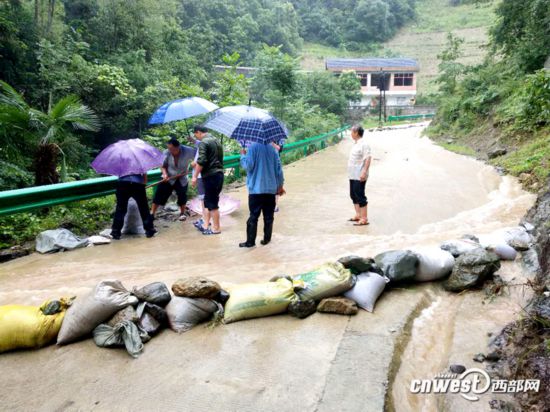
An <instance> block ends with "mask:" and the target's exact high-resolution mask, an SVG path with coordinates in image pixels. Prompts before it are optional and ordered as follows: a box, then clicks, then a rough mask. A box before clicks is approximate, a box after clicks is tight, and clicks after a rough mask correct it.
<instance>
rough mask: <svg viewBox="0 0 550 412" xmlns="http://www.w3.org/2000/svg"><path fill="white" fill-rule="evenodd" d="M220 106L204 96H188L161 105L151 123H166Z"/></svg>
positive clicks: (204, 112) (210, 110)
mask: <svg viewBox="0 0 550 412" xmlns="http://www.w3.org/2000/svg"><path fill="white" fill-rule="evenodd" d="M217 108H218V106H216V105H215V104H214V103H212V102H209V101H208V100H206V99H203V98H202V97H186V98H185V99H178V100H173V101H171V102H168V103H164V104H163V105H162V106H160V107H159V108H158V109H157V110H156V111H155V113H153V115H152V116H151V118H150V119H149V124H150V125H153V124H164V123H169V122H174V121H177V120H185V119H189V118H190V117H194V116H199V115H201V114H206V113H210V112H212V111H214V110H216V109H217Z"/></svg>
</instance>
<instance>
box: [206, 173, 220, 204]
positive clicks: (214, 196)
mask: <svg viewBox="0 0 550 412" xmlns="http://www.w3.org/2000/svg"><path fill="white" fill-rule="evenodd" d="M223 178H224V176H223V173H222V172H218V173H214V174H213V175H210V176H203V178H202V183H203V185H204V207H205V208H206V209H208V210H217V209H219V202H220V193H221V192H222V187H223Z"/></svg>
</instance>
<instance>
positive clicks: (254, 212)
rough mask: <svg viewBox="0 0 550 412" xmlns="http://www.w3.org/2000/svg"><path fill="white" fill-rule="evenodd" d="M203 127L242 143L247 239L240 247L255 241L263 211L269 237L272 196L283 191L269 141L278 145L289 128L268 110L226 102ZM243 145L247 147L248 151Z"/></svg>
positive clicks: (266, 239) (267, 239)
mask: <svg viewBox="0 0 550 412" xmlns="http://www.w3.org/2000/svg"><path fill="white" fill-rule="evenodd" d="M205 126H206V127H208V128H210V129H212V130H216V131H217V132H219V133H223V134H225V135H226V136H228V137H230V138H232V139H235V140H237V141H238V142H239V143H240V144H241V146H242V147H243V151H242V152H241V153H242V158H241V165H242V167H243V168H244V169H245V170H246V171H247V186H248V191H249V195H248V205H249V208H250V218H249V219H248V221H247V227H246V234H247V236H246V242H243V243H240V244H239V246H241V247H253V246H254V245H255V244H256V234H257V225H258V218H259V217H260V213H263V215H264V239H263V240H262V242H261V243H262V244H263V245H266V244H268V243H269V242H270V241H271V236H272V231H273V214H274V211H275V196H276V195H277V194H279V195H283V194H284V193H285V191H284V188H283V183H284V178H283V171H282V168H281V160H280V158H279V155H278V153H277V151H276V149H275V147H273V145H272V144H271V143H277V145H278V146H281V145H282V144H283V142H284V140H285V139H286V138H287V136H288V130H287V129H286V127H285V126H284V124H283V123H281V122H280V121H279V120H278V119H277V118H275V117H274V116H273V115H271V114H270V113H269V112H267V111H266V110H263V109H259V108H256V107H252V106H250V105H248V106H242V105H241V106H229V107H223V108H221V109H218V110H217V111H215V112H214V113H213V114H212V115H211V117H210V119H209V120H208V121H207V122H206V124H205ZM246 147H248V148H249V150H248V153H247V151H246Z"/></svg>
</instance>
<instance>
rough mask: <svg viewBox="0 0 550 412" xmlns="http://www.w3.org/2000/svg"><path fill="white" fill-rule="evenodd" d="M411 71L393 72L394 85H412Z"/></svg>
mask: <svg viewBox="0 0 550 412" xmlns="http://www.w3.org/2000/svg"><path fill="white" fill-rule="evenodd" d="M413 76H414V74H413V73H395V74H394V75H393V85H394V86H412V85H413Z"/></svg>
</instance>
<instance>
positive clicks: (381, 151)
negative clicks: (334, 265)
mask: <svg viewBox="0 0 550 412" xmlns="http://www.w3.org/2000/svg"><path fill="white" fill-rule="evenodd" d="M421 130H422V129H421V128H419V127H415V128H408V129H400V130H392V131H383V132H375V133H366V138H367V139H368V140H369V143H370V144H371V147H372V149H373V156H374V161H373V164H372V169H371V173H370V178H369V182H368V185H367V196H368V199H369V207H370V210H369V219H370V221H371V225H370V226H367V227H354V226H353V225H352V224H351V223H349V222H347V219H348V218H349V217H351V216H352V215H353V208H352V205H351V201H350V200H349V197H348V181H347V177H346V161H347V153H348V151H349V149H350V147H351V144H352V142H351V141H350V140H349V138H346V140H345V141H344V142H342V143H340V144H338V145H336V146H333V147H330V148H328V149H326V150H324V151H321V152H318V153H315V154H313V155H311V156H309V157H307V158H305V159H302V160H300V161H298V162H295V163H293V164H290V165H288V166H286V167H285V177H286V182H287V183H286V184H285V187H286V190H287V193H288V194H287V195H286V196H284V197H283V198H282V199H281V202H280V209H281V211H280V212H279V213H277V214H276V220H275V229H274V232H275V233H274V238H273V241H272V243H271V244H270V245H268V246H265V247H264V246H258V247H256V248H254V249H249V250H243V249H239V248H238V246H237V245H238V243H239V242H240V241H243V240H244V235H245V233H244V230H245V221H246V219H247V213H246V188H245V187H241V188H239V189H235V190H233V191H231V192H229V194H230V195H231V196H234V197H236V198H238V199H240V200H241V201H242V202H243V207H242V208H241V210H240V211H238V212H236V213H234V214H233V215H231V216H228V217H226V218H224V219H223V220H222V226H223V227H222V230H223V234H222V235H220V236H212V237H205V236H202V235H200V234H199V233H198V232H197V231H196V230H195V229H194V228H193V227H192V224H191V223H190V222H184V223H181V222H177V223H170V224H169V223H159V232H160V233H159V235H158V236H157V237H155V238H154V239H145V238H128V239H123V240H121V241H119V242H114V243H113V244H111V245H107V246H97V247H93V248H86V249H80V250H76V251H72V252H67V253H60V254H54V255H38V254H33V255H31V256H27V257H24V258H21V259H18V260H15V261H12V262H8V263H5V264H2V265H0V285H1V286H0V304H8V303H20V304H39V303H40V302H41V301H43V300H44V299H46V298H57V297H60V296H68V295H78V294H82V293H85V292H87V291H88V290H90V289H91V288H92V287H93V286H94V285H95V284H96V283H97V282H98V281H100V280H102V279H106V278H117V279H120V280H121V281H122V282H123V283H124V284H125V285H126V287H128V288H131V287H132V286H140V285H143V284H146V283H148V282H151V281H157V280H160V281H164V282H166V283H167V284H168V285H170V284H171V283H172V282H173V281H174V280H176V279H177V278H179V277H182V276H191V275H202V276H206V277H211V278H213V279H215V280H217V281H219V282H220V283H222V285H224V284H229V283H242V282H249V281H267V280H268V279H269V278H270V277H272V276H273V275H275V274H293V273H300V272H304V271H307V270H309V269H312V268H313V267H315V266H316V265H318V264H320V263H323V262H325V261H329V260H334V259H336V258H337V257H340V256H343V255H346V254H351V253H353V254H359V255H362V256H374V255H375V254H377V253H379V252H382V251H384V250H388V249H392V248H406V247H413V246H418V245H432V244H433V245H437V244H439V243H440V242H441V241H444V240H447V239H449V238H453V237H456V236H460V235H462V234H464V233H475V234H481V233H488V232H490V231H492V230H494V229H497V228H500V227H504V226H512V225H516V224H517V223H518V221H519V219H520V218H521V217H522V216H523V214H524V213H525V211H526V210H527V209H528V208H529V207H530V206H531V205H532V203H533V201H534V196H533V195H530V194H527V193H525V192H523V191H522V190H521V188H520V186H519V184H518V183H517V182H516V181H515V180H513V179H512V178H509V177H501V176H499V175H498V174H497V173H496V172H495V171H494V170H493V169H492V168H490V167H488V166H486V165H484V164H483V163H480V162H477V161H475V160H472V159H470V158H467V157H464V156H461V155H457V154H454V153H450V152H447V151H445V150H443V149H442V148H440V147H438V146H435V145H433V144H432V143H431V142H430V141H429V140H428V139H426V138H420V137H419V135H420V133H421ZM165 226H166V227H165ZM260 233H261V226H260ZM258 241H259V239H258ZM258 243H259V242H258ZM510 265H511V266H506V265H505V266H503V268H504V269H506V268H508V269H506V270H509V271H510V272H511V273H514V274H515V276H516V278H517V279H519V280H520V281H521V279H522V276H523V275H522V273H521V271H519V272H518V269H517V267H516V266H515V264H510ZM504 269H503V270H504ZM438 297H440V299H441V300H442V303H441V304H440V305H441V307H442V308H444V309H446V310H447V312H444V316H446V317H450V319H454V321H450V322H448V323H449V324H448V325H447V327H448V328H451V329H453V330H454V329H456V331H454V332H452V333H451V332H449V333H447V332H445V331H443V332H441V333H447V336H450V337H449V339H448V340H447V341H445V342H447V343H445V348H446V350H445V351H442V352H441V353H440V354H438V356H437V357H436V358H437V359H433V358H434V356H431V358H432V360H433V361H434V362H431V365H432V366H430V367H427V369H426V370H422V372H423V373H429V372H431V371H435V372H438V371H439V370H438V369H437V368H439V366H440V364H446V363H447V362H448V361H449V359H450V357H451V355H452V357H455V358H461V357H464V358H465V357H470V358H471V356H470V352H471V351H474V350H475V353H477V352H481V351H483V350H484V349H485V346H484V345H485V344H486V337H487V332H496V330H498V327H499V326H502V325H503V324H505V323H506V322H507V321H508V320H510V319H513V317H514V316H515V314H516V313H517V312H518V311H519V306H518V302H521V301H522V300H523V299H524V296H523V295H521V294H520V295H518V296H515V295H514V296H512V295H508V296H504V297H502V298H497V299H496V300H495V302H496V303H494V302H491V303H488V304H487V305H486V306H484V308H489V309H490V310H491V308H494V310H495V313H496V312H498V313H499V315H498V316H496V315H495V316H491V320H490V321H488V322H485V323H484V322H483V319H480V320H479V322H478V325H477V327H476V329H477V330H476V331H475V333H473V334H472V336H474V337H473V338H472V339H471V341H470V342H469V344H468V345H466V344H461V343H460V342H461V341H460V340H458V341H455V339H463V338H460V336H462V335H461V334H464V333H465V332H466V331H467V328H468V325H467V323H466V324H465V323H464V322H465V319H467V317H468V316H471V315H472V313H474V312H472V311H473V310H474V308H475V307H476V306H475V305H474V306H472V304H469V305H466V306H464V305H465V304H464V303H462V305H454V304H449V302H453V301H454V300H457V299H458V300H460V301H461V302H462V301H463V300H466V299H469V300H471V302H481V300H482V299H483V296H482V293H481V292H474V293H470V294H467V295H466V296H465V297H463V296H460V297H457V296H456V295H448V294H447V293H445V292H443V291H441V290H440V288H439V287H438V286H436V285H418V286H414V287H411V288H410V289H406V290H405V289H400V290H392V291H389V292H387V293H385V294H384V295H383V297H382V298H381V300H380V301H379V304H378V306H377V307H376V309H375V313H373V314H370V313H367V312H364V311H361V312H360V313H359V314H358V315H357V316H355V317H351V318H349V317H343V316H336V315H326V314H315V315H313V316H311V317H309V318H307V319H305V320H298V319H294V318H291V317H289V316H286V315H283V316H276V317H271V318H264V319H257V320H250V321H243V322H237V323H234V324H230V325H226V326H219V327H217V328H214V329H208V328H206V327H204V326H202V325H200V326H198V327H196V328H195V329H193V330H192V331H190V332H186V333H184V334H182V335H177V334H175V333H172V332H171V331H164V332H163V333H162V334H161V335H160V336H158V337H156V338H154V339H153V340H152V341H151V342H150V343H148V344H146V346H145V351H144V353H143V355H142V356H141V357H140V358H139V359H136V360H134V359H131V358H130V357H129V356H128V355H127V354H126V353H125V352H124V351H123V350H106V349H99V348H96V347H95V345H94V343H93V341H92V340H86V341H83V342H80V343H77V344H73V345H69V346H66V347H55V346H51V347H48V348H45V349H42V350H39V351H26V352H15V353H9V354H3V355H0V370H2V372H3V373H2V374H1V375H0V404H1V405H2V409H4V408H5V409H6V410H48V411H49V410H113V409H116V410H135V409H138V408H140V409H146V410H239V411H243V410H250V411H257V410H278V411H281V410H283V411H286V410H288V411H290V410H304V411H315V410H336V409H338V410H349V411H355V410H357V411H363V410H369V411H370V410H382V409H383V408H384V405H385V404H387V405H390V404H391V403H392V402H393V405H394V406H396V407H397V406H398V405H399V406H402V407H403V408H397V410H416V409H411V408H412V405H411V402H414V399H412V400H411V399H410V397H409V396H408V394H406V393H399V391H394V390H392V391H390V394H387V393H386V392H387V388H388V387H391V388H394V387H396V386H398V385H401V386H403V382H406V380H407V379H409V375H407V373H406V371H404V369H401V362H400V359H401V357H403V359H406V361H405V364H409V363H411V362H413V361H412V359H413V358H415V355H414V354H413V355H410V354H409V353H408V352H407V350H408V348H409V347H411V345H413V346H414V345H415V343H416V342H417V341H416V340H415V337H416V336H417V334H415V333H414V332H415V329H414V326H413V321H414V319H415V318H417V317H418V315H419V314H420V313H421V311H422V309H425V308H427V307H430V305H432V302H434V301H437V299H438ZM471 302H470V303H471ZM479 305H481V303H479ZM491 305H495V306H492V307H491ZM461 308H462V309H461ZM469 311H470V312H469ZM435 312H437V311H435ZM442 316H443V315H442ZM461 322H462V323H461ZM464 328H465V329H464ZM417 329H418V328H417ZM411 330H412V331H413V335H412V336H413V337H412V338H411V339H405V338H404V336H406V335H407V333H405V332H407V331H409V332H410V331H411ZM417 332H418V336H424V338H426V335H425V334H426V333H428V332H422V331H417ZM422 333H424V335H422ZM431 333H432V334H435V335H436V337H437V334H438V333H439V331H437V330H435V331H434V330H433V329H431ZM424 338H423V339H424ZM426 339H427V338H426ZM436 340H437V339H436ZM480 346H481V347H480ZM424 347H426V345H424ZM434 350H435V349H434ZM428 353H430V351H428ZM431 353H433V351H432V352H431ZM475 353H474V354H475ZM396 354H397V355H396ZM401 354H402V356H401ZM472 356H473V355H472ZM463 362H466V360H464V361H463ZM422 377H423V376H420V377H419V378H422ZM394 378H395V379H394ZM394 384H395V385H394ZM388 401H389V402H388ZM449 402H450V403H448V402H447V404H448V405H450V408H451V409H453V410H464V409H460V408H464V406H463V405H459V406H456V405H454V404H453V403H452V401H449ZM433 405H435V404H434V403H428V404H424V406H423V408H424V409H423V410H436V409H433V408H434V406H433ZM477 406H479V405H477ZM418 410H420V409H418ZM472 410H479V408H478V409H472Z"/></svg>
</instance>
